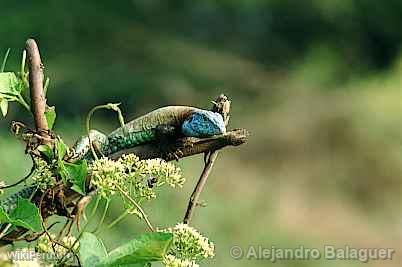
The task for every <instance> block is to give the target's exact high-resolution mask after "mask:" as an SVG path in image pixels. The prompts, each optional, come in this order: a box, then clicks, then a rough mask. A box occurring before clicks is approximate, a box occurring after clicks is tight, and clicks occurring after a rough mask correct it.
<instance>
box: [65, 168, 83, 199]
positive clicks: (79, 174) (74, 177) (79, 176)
mask: <svg viewBox="0 0 402 267" xmlns="http://www.w3.org/2000/svg"><path fill="white" fill-rule="evenodd" d="M64 166H65V169H66V172H67V180H68V181H70V182H71V183H72V184H73V186H72V187H71V189H73V190H74V191H75V192H78V193H80V194H81V195H85V181H86V177H87V173H88V166H87V162H86V160H79V161H77V162H75V163H69V162H64Z"/></svg>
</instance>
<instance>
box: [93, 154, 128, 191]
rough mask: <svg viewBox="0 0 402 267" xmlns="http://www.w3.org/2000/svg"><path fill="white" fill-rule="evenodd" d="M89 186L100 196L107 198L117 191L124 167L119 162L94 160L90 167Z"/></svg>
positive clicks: (103, 159)
mask: <svg viewBox="0 0 402 267" xmlns="http://www.w3.org/2000/svg"><path fill="white" fill-rule="evenodd" d="M90 169H91V173H92V178H91V184H92V185H93V186H94V187H95V188H96V189H97V190H98V192H99V193H100V194H101V196H103V197H105V198H109V197H110V196H112V195H114V194H115V193H116V191H117V186H118V185H121V184H122V180H123V174H124V171H125V167H124V165H123V164H122V163H121V162H120V161H113V160H110V159H108V158H101V159H98V160H95V161H94V162H93V164H92V165H91V167H90Z"/></svg>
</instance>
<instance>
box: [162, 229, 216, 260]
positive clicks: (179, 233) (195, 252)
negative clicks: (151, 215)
mask: <svg viewBox="0 0 402 267" xmlns="http://www.w3.org/2000/svg"><path fill="white" fill-rule="evenodd" d="M161 232H167V233H172V234H173V244H172V246H171V249H170V251H169V253H168V255H167V256H166V257H165V259H164V264H165V265H166V266H167V267H187V266H190V267H197V266H198V264H196V261H200V260H203V259H207V258H212V257H214V255H215V254H214V251H215V246H214V244H213V243H212V242H210V241H209V240H208V238H206V237H204V236H202V235H201V234H200V233H199V232H198V231H197V230H196V229H194V228H192V227H190V226H188V225H187V224H183V223H179V224H177V225H176V226H175V227H173V228H168V229H165V230H161Z"/></svg>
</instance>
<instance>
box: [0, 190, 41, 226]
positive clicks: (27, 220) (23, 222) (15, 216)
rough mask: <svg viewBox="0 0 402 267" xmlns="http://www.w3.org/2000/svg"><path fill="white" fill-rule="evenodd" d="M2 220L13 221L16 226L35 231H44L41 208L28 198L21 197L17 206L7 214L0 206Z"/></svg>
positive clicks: (0, 219)
mask: <svg viewBox="0 0 402 267" xmlns="http://www.w3.org/2000/svg"><path fill="white" fill-rule="evenodd" d="M0 221H1V222H2V223H11V224H13V225H16V226H21V227H24V228H27V229H29V230H31V231H33V232H40V231H42V223H41V222H42V219H41V216H40V214H39V209H38V208H37V207H36V206H35V205H34V204H33V203H31V202H30V201H29V200H28V199H25V198H20V199H18V201H17V207H16V208H15V209H14V210H12V211H11V213H10V214H7V213H6V212H5V211H4V209H3V208H2V207H0Z"/></svg>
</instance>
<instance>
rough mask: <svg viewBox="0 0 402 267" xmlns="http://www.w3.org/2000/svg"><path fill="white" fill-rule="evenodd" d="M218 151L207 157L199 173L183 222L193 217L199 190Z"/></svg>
mask: <svg viewBox="0 0 402 267" xmlns="http://www.w3.org/2000/svg"><path fill="white" fill-rule="evenodd" d="M218 154H219V152H218V151H214V152H212V153H211V155H210V156H209V157H208V159H207V162H206V164H205V166H204V170H203V171H202V173H201V176H200V179H199V180H198V182H197V185H196V186H195V188H194V191H193V193H192V194H191V197H190V200H189V203H188V207H187V210H186V214H185V215H184V219H183V223H185V224H190V221H191V219H192V217H193V214H194V210H195V207H196V206H197V203H198V199H199V198H200V195H201V192H202V190H203V189H204V186H205V184H206V183H207V180H208V176H209V174H210V173H211V170H212V167H213V165H214V162H215V160H216V158H217V157H218Z"/></svg>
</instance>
